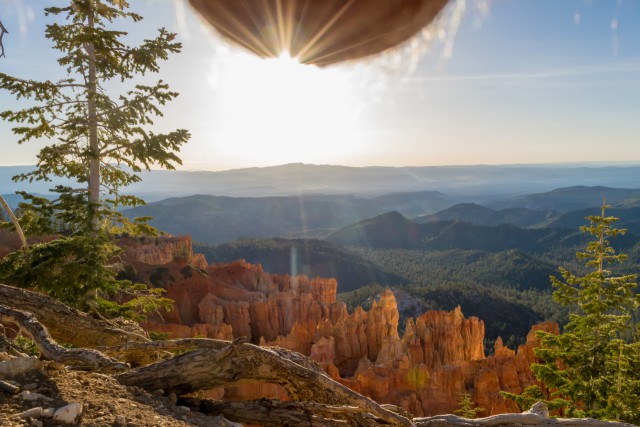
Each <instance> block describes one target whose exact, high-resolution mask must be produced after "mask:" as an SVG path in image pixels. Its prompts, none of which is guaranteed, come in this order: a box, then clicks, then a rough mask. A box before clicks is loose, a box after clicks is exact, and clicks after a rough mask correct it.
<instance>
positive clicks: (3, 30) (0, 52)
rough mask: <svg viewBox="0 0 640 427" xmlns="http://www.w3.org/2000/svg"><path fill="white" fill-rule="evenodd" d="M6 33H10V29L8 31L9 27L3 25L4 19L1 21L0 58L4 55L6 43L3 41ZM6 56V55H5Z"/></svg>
mask: <svg viewBox="0 0 640 427" xmlns="http://www.w3.org/2000/svg"><path fill="white" fill-rule="evenodd" d="M5 34H9V31H7V29H6V28H5V27H4V25H2V21H0V58H2V57H3V56H5V55H4V44H3V43H2V39H3V38H4V35H5ZM5 58H6V56H5Z"/></svg>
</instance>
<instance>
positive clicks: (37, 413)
mask: <svg viewBox="0 0 640 427" xmlns="http://www.w3.org/2000/svg"><path fill="white" fill-rule="evenodd" d="M16 416H17V417H18V418H40V417H41V416H42V408H41V407H40V406H36V407H35V408H31V409H27V410H26V411H24V412H20V413H19V414H18V415H16Z"/></svg>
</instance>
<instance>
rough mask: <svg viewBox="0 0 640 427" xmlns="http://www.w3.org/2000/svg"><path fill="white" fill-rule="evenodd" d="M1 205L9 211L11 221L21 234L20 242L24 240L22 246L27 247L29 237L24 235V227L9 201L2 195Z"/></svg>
mask: <svg viewBox="0 0 640 427" xmlns="http://www.w3.org/2000/svg"><path fill="white" fill-rule="evenodd" d="M0 205H2V207H3V208H4V210H5V211H7V215H9V218H10V219H11V222H12V223H13V226H14V227H15V229H16V233H18V236H20V242H22V247H23V248H26V247H27V246H28V245H27V239H26V238H25V237H24V232H23V231H22V227H20V223H19V222H18V218H16V216H15V215H14V214H13V211H12V210H11V207H10V206H9V204H8V203H7V201H6V200H5V199H4V197H2V196H0Z"/></svg>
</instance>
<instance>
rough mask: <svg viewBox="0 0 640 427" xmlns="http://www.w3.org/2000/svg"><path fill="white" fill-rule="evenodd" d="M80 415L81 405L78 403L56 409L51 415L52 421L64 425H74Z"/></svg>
mask: <svg viewBox="0 0 640 427" xmlns="http://www.w3.org/2000/svg"><path fill="white" fill-rule="evenodd" d="M81 414H82V405H81V404H79V403H70V404H69V405H66V406H63V407H62V408H58V409H57V410H56V412H55V413H54V414H53V420H54V421H58V422H61V423H66V424H74V423H75V422H76V419H77V418H78V417H79V416H80V415H81Z"/></svg>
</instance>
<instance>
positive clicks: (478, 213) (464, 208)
mask: <svg viewBox="0 0 640 427" xmlns="http://www.w3.org/2000/svg"><path fill="white" fill-rule="evenodd" d="M555 215H556V214H555V212H554V211H548V210H547V211H542V210H532V209H527V208H522V207H514V208H507V209H500V210H494V209H491V208H487V207H485V206H481V205H478V204H475V203H459V204H457V205H454V206H451V207H449V208H447V209H444V210H442V211H440V212H436V213H434V214H430V215H424V216H420V217H417V218H415V219H414V221H415V222H417V223H418V224H424V223H428V222H438V221H464V222H469V223H472V224H476V225H500V224H511V225H515V226H516V227H530V226H532V225H536V224H539V223H541V222H543V221H546V220H549V219H550V218H553V217H555Z"/></svg>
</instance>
